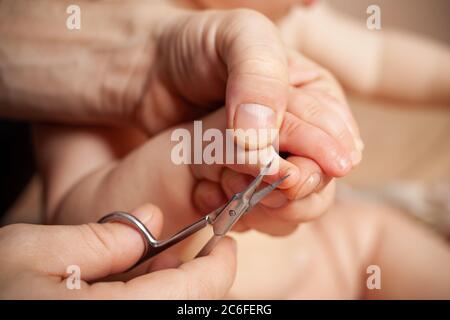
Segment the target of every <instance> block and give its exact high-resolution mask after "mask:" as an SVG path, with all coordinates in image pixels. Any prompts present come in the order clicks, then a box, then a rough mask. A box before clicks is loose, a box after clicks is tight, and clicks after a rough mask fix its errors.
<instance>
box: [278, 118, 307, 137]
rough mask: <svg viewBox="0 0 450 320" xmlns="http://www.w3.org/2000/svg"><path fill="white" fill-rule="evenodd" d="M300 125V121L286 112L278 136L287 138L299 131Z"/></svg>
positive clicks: (301, 125)
mask: <svg viewBox="0 0 450 320" xmlns="http://www.w3.org/2000/svg"><path fill="white" fill-rule="evenodd" d="M302 127H303V124H302V123H301V121H298V119H296V118H295V117H294V116H292V115H290V114H288V113H287V114H286V116H285V118H284V120H283V124H282V126H281V131H280V138H289V137H291V136H293V135H295V134H296V133H297V132H299V130H301V129H302Z"/></svg>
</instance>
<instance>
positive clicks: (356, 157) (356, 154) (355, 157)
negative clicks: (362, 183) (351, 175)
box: [350, 151, 362, 166]
mask: <svg viewBox="0 0 450 320" xmlns="http://www.w3.org/2000/svg"><path fill="white" fill-rule="evenodd" d="M350 156H351V158H352V164H353V166H356V165H357V164H359V163H360V162H361V158H362V154H361V152H360V151H352V153H351V155H350Z"/></svg>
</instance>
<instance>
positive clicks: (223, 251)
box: [0, 205, 236, 299]
mask: <svg viewBox="0 0 450 320" xmlns="http://www.w3.org/2000/svg"><path fill="white" fill-rule="evenodd" d="M133 215H135V216H136V217H138V218H139V219H140V220H141V221H142V222H143V223H144V224H145V225H146V226H147V228H148V229H149V230H150V231H151V232H152V233H153V234H154V235H156V236H157V235H158V234H159V233H160V231H161V227H162V214H161V212H160V211H159V209H158V208H156V207H155V206H153V205H145V206H141V207H140V208H138V209H136V210H133ZM143 251H144V243H143V241H142V237H141V235H140V234H139V233H138V232H137V231H136V230H134V229H132V228H130V227H128V226H125V225H123V224H120V223H106V224H96V223H92V224H85V225H78V226H42V225H30V224H13V225H9V226H7V227H3V228H1V229H0V253H1V254H0V261H1V263H0V271H1V272H0V298H1V299H217V298H222V297H223V296H224V295H225V294H226V293H227V291H228V289H229V288H230V286H231V284H232V283H233V280H234V275H235V268H236V248H235V244H234V241H232V239H230V238H227V239H225V240H224V241H222V242H221V243H220V244H219V245H218V246H217V247H215V249H214V250H213V251H212V253H211V254H210V255H208V256H206V257H202V258H200V259H196V260H195V261H191V262H188V263H185V264H181V263H179V262H178V261H175V260H173V259H172V260H169V259H168V257H160V258H158V260H154V261H153V262H152V265H150V267H149V269H148V270H146V271H145V272H144V273H143V274H140V275H139V276H136V277H134V278H133V279H131V280H129V281H126V282H124V281H113V282H106V281H102V280H101V279H104V278H105V277H107V276H109V275H111V274H115V273H120V272H123V271H125V270H127V269H128V268H130V267H131V266H133V264H134V263H136V262H137V261H138V260H139V258H140V257H141V255H142V254H143ZM72 265H76V266H78V267H79V268H80V269H79V270H80V278H81V284H80V288H79V289H72V290H71V289H69V288H68V287H67V280H66V279H67V278H68V276H69V275H70V274H68V273H67V272H68V271H67V270H68V267H69V266H72ZM163 266H164V268H165V270H160V269H161V268H162V267H163ZM206 270H216V271H217V272H218V273H220V275H221V276H220V277H217V276H216V273H211V272H206Z"/></svg>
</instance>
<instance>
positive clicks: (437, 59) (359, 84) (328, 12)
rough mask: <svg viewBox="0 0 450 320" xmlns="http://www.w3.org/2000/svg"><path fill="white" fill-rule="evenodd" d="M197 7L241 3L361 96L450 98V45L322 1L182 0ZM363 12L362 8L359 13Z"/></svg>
mask: <svg viewBox="0 0 450 320" xmlns="http://www.w3.org/2000/svg"><path fill="white" fill-rule="evenodd" d="M177 3H178V4H179V5H184V6H189V7H194V8H197V9H212V8H227V9H233V8H237V7H245V8H250V9H253V10H257V11H259V12H261V13H263V14H265V15H266V16H268V17H269V18H271V19H272V20H273V21H275V22H276V24H277V25H278V27H279V30H280V33H281V36H282V39H283V41H284V42H285V43H286V44H287V45H288V46H290V47H292V48H295V49H296V50H298V51H299V52H301V53H302V54H304V55H306V56H307V57H309V58H311V59H312V60H314V61H316V62H317V63H319V64H320V65H322V66H324V67H325V68H327V69H328V70H330V71H331V72H332V73H333V74H334V75H335V76H336V77H337V78H338V80H339V81H340V82H341V83H342V84H343V85H344V87H345V88H346V89H348V90H350V91H353V92H355V93H358V94H362V95H366V96H367V95H369V96H376V97H382V98H388V99H395V100H400V101H407V102H430V103H434V104H438V105H445V106H447V105H448V104H449V102H450V91H449V90H448V88H449V86H450V64H449V63H448V61H449V60H450V49H449V46H448V45H446V44H443V43H439V42H438V41H434V40H432V39H429V38H425V37H422V36H420V35H416V34H413V33H408V32H406V31H402V30H395V29H389V28H385V27H384V26H383V28H382V29H381V30H375V31H371V30H368V29H367V27H366V24H365V21H363V22H359V21H356V20H354V19H352V18H350V17H348V16H346V15H344V14H341V13H339V12H338V11H337V10H334V9H333V8H332V7H330V6H329V5H328V4H327V3H326V1H302V0H282V1H270V0H262V1H254V0H242V1H239V0H236V1H223V0H187V1H177ZM362 14H365V12H362Z"/></svg>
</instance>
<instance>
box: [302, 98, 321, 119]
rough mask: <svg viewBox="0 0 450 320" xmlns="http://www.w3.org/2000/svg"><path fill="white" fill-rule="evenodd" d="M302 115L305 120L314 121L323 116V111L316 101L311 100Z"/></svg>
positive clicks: (304, 107)
mask: <svg viewBox="0 0 450 320" xmlns="http://www.w3.org/2000/svg"><path fill="white" fill-rule="evenodd" d="M302 113H303V116H304V117H305V119H308V120H312V121H314V120H316V119H320V118H321V117H322V116H323V109H322V107H321V106H320V105H319V104H318V103H316V101H315V100H313V99H311V100H307V101H306V104H305V105H304V106H303V112H302Z"/></svg>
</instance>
